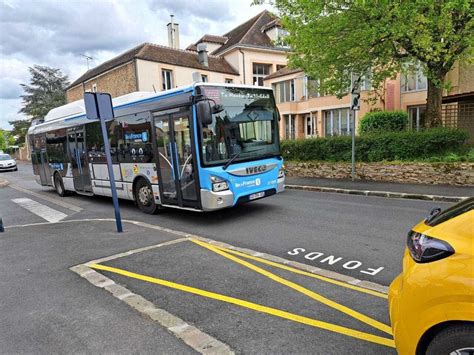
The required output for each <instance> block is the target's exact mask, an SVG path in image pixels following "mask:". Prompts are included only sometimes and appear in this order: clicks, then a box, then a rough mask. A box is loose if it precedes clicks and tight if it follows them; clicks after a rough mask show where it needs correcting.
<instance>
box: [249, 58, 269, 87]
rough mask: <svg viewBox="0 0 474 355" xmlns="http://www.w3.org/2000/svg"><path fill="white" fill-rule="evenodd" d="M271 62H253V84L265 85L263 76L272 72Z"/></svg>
mask: <svg viewBox="0 0 474 355" xmlns="http://www.w3.org/2000/svg"><path fill="white" fill-rule="evenodd" d="M271 67H272V65H271V64H259V63H253V80H252V83H253V85H258V86H263V78H265V77H266V76H267V75H268V74H270V68H271Z"/></svg>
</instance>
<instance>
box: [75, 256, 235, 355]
mask: <svg viewBox="0 0 474 355" xmlns="http://www.w3.org/2000/svg"><path fill="white" fill-rule="evenodd" d="M70 270H71V271H72V272H75V273H76V274H78V275H79V276H80V277H82V278H84V279H86V280H87V281H89V282H90V283H91V284H93V285H94V286H96V287H99V288H103V289H105V290H107V291H108V292H110V293H111V294H112V295H113V296H114V297H115V298H117V299H119V300H121V301H123V302H125V303H126V304H128V305H129V306H130V307H131V308H134V309H135V310H136V311H138V312H140V313H141V314H143V315H146V316H147V317H149V318H150V319H152V320H153V321H155V322H157V323H159V324H160V325H161V326H163V327H165V328H166V329H167V330H168V331H169V332H170V333H172V334H174V335H175V336H176V337H177V338H179V339H181V340H182V341H183V342H184V343H186V344H187V345H188V346H190V347H191V348H193V349H194V350H196V351H197V352H199V353H201V354H209V355H211V354H219V355H221V354H222V355H232V354H234V352H233V351H232V350H231V348H230V347H229V345H227V344H225V343H223V342H221V341H219V340H217V339H216V338H214V337H212V336H211V335H209V334H207V333H204V332H202V331H201V330H199V329H198V328H196V327H194V326H193V325H191V324H188V323H186V322H185V321H183V320H182V319H181V318H178V317H176V316H174V315H173V314H171V313H168V312H167V311H165V310H164V309H161V308H158V307H156V306H155V305H154V304H153V303H151V302H150V301H148V300H147V299H145V298H143V297H142V296H140V295H137V294H135V293H133V292H131V291H129V290H128V289H127V288H125V287H123V286H121V285H118V284H116V283H115V281H113V280H111V279H109V278H108V277H107V276H104V275H102V274H100V273H98V272H97V271H95V270H93V269H91V268H89V267H88V266H87V265H86V264H80V265H76V266H73V267H71V268H70Z"/></svg>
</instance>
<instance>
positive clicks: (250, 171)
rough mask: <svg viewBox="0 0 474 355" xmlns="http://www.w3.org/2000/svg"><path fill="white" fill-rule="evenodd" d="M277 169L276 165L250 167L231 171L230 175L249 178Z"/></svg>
mask: <svg viewBox="0 0 474 355" xmlns="http://www.w3.org/2000/svg"><path fill="white" fill-rule="evenodd" d="M276 167H277V164H276V163H270V164H263V165H257V166H250V167H248V168H237V169H233V170H230V171H229V174H231V175H235V176H247V175H256V174H261V173H265V172H267V171H270V170H272V169H275V168H276Z"/></svg>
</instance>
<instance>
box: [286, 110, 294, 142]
mask: <svg viewBox="0 0 474 355" xmlns="http://www.w3.org/2000/svg"><path fill="white" fill-rule="evenodd" d="M284 117H285V138H286V139H295V137H296V127H295V116H294V115H284Z"/></svg>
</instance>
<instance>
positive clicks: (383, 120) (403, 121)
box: [359, 111, 408, 134]
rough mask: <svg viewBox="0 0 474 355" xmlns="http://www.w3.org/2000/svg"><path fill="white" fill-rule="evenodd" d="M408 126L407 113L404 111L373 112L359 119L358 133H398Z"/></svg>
mask: <svg viewBox="0 0 474 355" xmlns="http://www.w3.org/2000/svg"><path fill="white" fill-rule="evenodd" d="M407 124H408V113H406V112H405V111H374V112H368V113H366V114H365V115H364V117H362V118H361V120H360V123H359V133H360V134H365V133H374V132H400V131H404V130H405V129H406V127H407Z"/></svg>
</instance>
